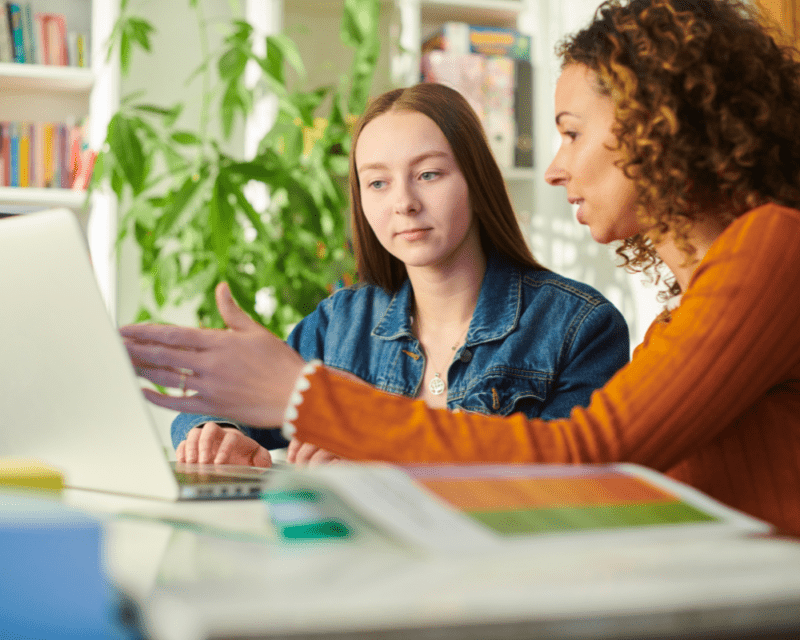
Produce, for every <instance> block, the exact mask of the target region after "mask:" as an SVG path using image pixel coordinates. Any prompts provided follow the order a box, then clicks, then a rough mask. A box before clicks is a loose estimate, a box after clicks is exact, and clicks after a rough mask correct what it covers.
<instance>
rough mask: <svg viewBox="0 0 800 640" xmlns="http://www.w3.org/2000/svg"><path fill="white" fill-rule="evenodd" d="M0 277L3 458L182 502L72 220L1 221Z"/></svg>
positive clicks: (76, 481) (99, 486)
mask: <svg viewBox="0 0 800 640" xmlns="http://www.w3.org/2000/svg"><path fill="white" fill-rule="evenodd" d="M0 272H2V277H0V383H1V384H2V392H0V457H28V458H37V459H40V460H43V461H45V462H47V463H49V464H51V465H53V466H55V467H57V468H59V469H60V470H61V471H62V472H63V474H64V480H65V484H66V485H67V486H69V487H74V488H80V489H94V490H99V491H105V492H111V493H121V494H130V495H138V496H145V497H152V498H162V499H167V500H176V499H178V498H179V497H181V493H180V488H179V483H178V481H177V479H176V476H175V474H174V472H173V470H172V468H171V466H170V463H169V461H168V459H167V456H166V453H165V451H164V448H163V444H162V441H161V438H160V437H159V433H158V428H157V426H156V424H155V422H154V420H153V418H152V416H151V414H150V411H149V408H148V407H147V405H146V402H147V401H146V399H145V398H144V396H143V394H142V393H141V389H140V383H139V381H138V379H137V377H136V375H135V372H134V370H133V367H132V365H131V363H130V360H129V359H128V354H127V351H126V350H125V347H124V346H123V344H122V340H121V338H120V336H119V333H118V331H117V328H116V327H115V326H114V324H113V322H112V321H111V318H110V316H109V315H108V313H107V311H106V308H105V305H104V303H103V300H102V297H101V295H100V291H99V289H98V287H97V281H96V280H95V277H94V273H93V271H92V267H91V264H90V260H89V254H88V249H87V247H86V242H85V239H84V236H83V232H82V231H81V228H80V225H79V223H78V221H77V219H76V218H75V216H74V214H72V213H71V212H70V211H68V210H66V209H58V210H51V211H46V212H39V213H32V214H25V215H20V216H16V217H13V218H7V219H3V220H0ZM239 480H240V481H241V482H246V483H249V484H252V483H255V482H259V479H257V478H239ZM239 480H237V482H238V481H239ZM212 484H213V485H215V486H217V488H218V489H219V485H218V484H217V483H215V482H212ZM220 494H221V491H219V490H217V491H215V492H213V495H198V492H197V491H196V489H192V490H190V491H189V493H188V494H186V496H185V497H220ZM226 494H227V491H226Z"/></svg>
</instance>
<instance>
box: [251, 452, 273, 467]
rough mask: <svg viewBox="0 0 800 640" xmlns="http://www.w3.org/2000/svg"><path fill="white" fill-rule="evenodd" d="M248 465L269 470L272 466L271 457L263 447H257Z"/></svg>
mask: <svg viewBox="0 0 800 640" xmlns="http://www.w3.org/2000/svg"><path fill="white" fill-rule="evenodd" d="M250 464H252V466H254V467H267V468H269V467H271V466H272V456H271V455H270V454H269V451H267V450H266V449H265V448H264V447H259V448H258V449H257V450H256V452H255V454H254V455H253V459H252V461H251V463H250Z"/></svg>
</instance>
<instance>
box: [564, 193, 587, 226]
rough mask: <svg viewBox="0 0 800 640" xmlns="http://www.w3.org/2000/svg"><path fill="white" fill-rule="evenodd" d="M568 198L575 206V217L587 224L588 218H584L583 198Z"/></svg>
mask: <svg viewBox="0 0 800 640" xmlns="http://www.w3.org/2000/svg"><path fill="white" fill-rule="evenodd" d="M567 200H568V201H569V203H570V204H571V205H572V206H573V207H575V217H576V218H577V219H578V222H580V223H581V224H586V220H584V217H583V198H567Z"/></svg>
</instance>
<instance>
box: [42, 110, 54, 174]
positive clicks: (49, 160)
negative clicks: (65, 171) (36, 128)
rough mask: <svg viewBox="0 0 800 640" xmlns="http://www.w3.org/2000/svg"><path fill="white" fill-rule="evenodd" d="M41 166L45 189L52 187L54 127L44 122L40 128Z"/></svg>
mask: <svg viewBox="0 0 800 640" xmlns="http://www.w3.org/2000/svg"><path fill="white" fill-rule="evenodd" d="M42 130H43V131H42V155H43V160H42V165H43V179H44V186H45V187H53V186H55V185H54V184H53V177H54V176H55V170H56V169H55V154H54V152H53V140H54V137H55V136H54V127H53V124H52V123H51V122H46V123H45V124H44V125H43V126H42Z"/></svg>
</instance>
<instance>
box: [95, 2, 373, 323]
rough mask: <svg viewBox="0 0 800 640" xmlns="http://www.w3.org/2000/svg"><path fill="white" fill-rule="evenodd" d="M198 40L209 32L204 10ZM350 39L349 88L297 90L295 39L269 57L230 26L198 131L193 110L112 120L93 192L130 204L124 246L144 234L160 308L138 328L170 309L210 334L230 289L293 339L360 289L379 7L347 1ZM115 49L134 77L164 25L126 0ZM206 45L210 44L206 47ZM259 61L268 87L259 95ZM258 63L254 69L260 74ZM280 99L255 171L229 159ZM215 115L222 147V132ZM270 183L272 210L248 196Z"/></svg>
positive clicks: (206, 73)
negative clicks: (358, 144)
mask: <svg viewBox="0 0 800 640" xmlns="http://www.w3.org/2000/svg"><path fill="white" fill-rule="evenodd" d="M188 2H189V5H190V6H191V7H192V8H193V9H194V10H195V11H196V15H197V28H198V29H200V30H201V32H202V31H203V30H205V29H207V25H206V23H205V21H204V20H203V17H202V13H201V7H200V6H199V4H198V0H188ZM343 6H344V8H343V13H342V20H341V26H340V37H341V38H342V40H343V42H344V43H345V44H347V45H349V46H350V47H352V49H353V60H352V64H351V67H350V73H349V76H348V77H346V78H343V79H342V80H341V81H340V82H339V84H338V86H324V87H318V88H314V89H312V90H295V89H293V88H292V87H290V86H289V82H288V81H287V75H288V74H287V66H288V67H291V68H292V69H294V72H295V75H296V76H297V77H299V78H302V77H303V75H304V67H303V62H302V60H301V57H300V55H299V53H298V50H297V48H296V46H295V45H294V43H293V42H292V40H291V39H290V38H288V37H287V36H285V35H275V36H269V37H267V41H266V54H265V55H263V56H260V55H257V54H255V53H254V52H253V37H254V36H253V29H252V27H251V26H250V25H249V24H248V23H247V22H245V21H242V20H232V21H230V23H229V24H228V25H227V35H225V37H224V40H223V42H224V44H223V47H222V49H221V50H220V51H219V52H217V53H215V54H210V55H209V56H208V58H207V59H206V60H204V61H203V62H202V64H201V65H200V67H199V68H198V70H197V72H196V73H197V74H200V75H202V76H203V77H204V80H203V82H204V85H203V86H204V90H203V104H202V115H201V118H200V123H199V125H198V127H197V129H196V130H187V129H186V128H178V127H176V122H177V120H178V116H179V115H180V113H181V110H182V108H183V105H182V104H175V105H169V106H162V105H154V104H150V103H147V102H144V101H134V100H132V99H128V100H123V103H122V105H121V108H120V110H119V111H118V112H117V113H116V114H115V115H114V116H113V118H112V119H111V121H110V123H109V126H108V131H107V138H106V144H105V145H104V147H103V150H102V151H101V153H100V154H99V156H98V158H97V162H96V165H95V170H94V175H93V178H92V186H93V187H97V185H99V184H101V183H103V182H104V181H108V183H110V185H111V188H112V189H113V191H114V192H115V194H116V196H117V198H118V200H119V202H120V212H121V214H120V240H122V238H124V237H126V236H127V235H129V234H130V235H132V237H133V238H134V239H135V242H136V243H137V245H138V246H139V248H140V250H141V268H140V275H141V278H142V280H143V283H144V285H145V288H146V289H147V290H148V291H149V292H152V296H148V297H151V298H152V300H144V301H142V302H141V307H140V311H139V314H138V318H137V321H142V320H159V319H160V318H161V314H162V311H163V310H164V309H165V308H167V307H173V306H177V305H185V304H196V309H197V310H196V315H197V320H198V323H200V324H202V325H203V326H211V327H220V326H222V320H221V318H220V317H219V315H218V312H217V310H216V305H215V302H214V288H215V286H216V284H217V283H218V282H220V281H222V280H225V281H227V282H228V283H230V286H231V290H232V292H233V295H234V297H235V298H236V300H237V302H238V303H239V304H240V305H241V306H242V307H243V308H244V309H245V310H246V311H247V312H248V313H250V314H251V315H252V316H253V317H254V318H257V319H258V320H259V321H261V322H262V323H263V324H264V325H265V326H267V327H268V328H269V329H270V330H272V331H273V332H275V333H276V334H278V335H280V336H282V337H285V336H286V334H287V333H288V330H289V329H290V328H291V326H292V325H293V324H294V323H295V322H297V321H298V320H299V319H300V318H302V317H303V316H304V315H306V314H308V313H310V312H311V311H312V310H313V309H314V308H315V307H316V305H317V304H318V303H319V302H320V300H322V299H323V298H324V297H326V296H327V295H328V294H329V293H330V291H332V290H333V288H335V287H336V286H337V285H340V284H343V283H349V282H350V279H351V278H352V272H353V264H354V263H353V258H352V255H351V252H350V250H349V248H348V229H347V215H346V210H347V205H348V197H347V194H346V191H345V189H344V184H345V178H346V175H347V170H348V162H347V158H348V153H349V148H350V131H349V126H350V125H351V124H352V121H353V120H354V119H355V118H356V117H357V116H358V114H360V113H361V111H362V110H363V108H364V107H365V105H366V102H367V99H368V95H369V88H370V85H371V82H372V78H373V74H374V70H375V65H376V61H377V58H378V53H379V49H380V43H379V40H378V17H379V9H380V7H379V0H346V1H345V2H344V3H343ZM121 9H122V11H121V14H120V18H119V20H118V21H117V23H116V25H115V28H114V32H113V35H112V45H111V46H118V47H119V49H120V59H121V61H122V73H123V75H124V74H126V73H127V70H128V69H127V61H129V60H130V54H131V51H132V49H133V48H136V47H138V48H141V49H143V50H145V51H149V50H150V35H151V34H152V32H153V31H154V28H153V26H152V25H151V24H150V23H149V22H147V21H146V20H145V19H144V18H142V17H140V16H137V15H134V14H132V13H131V12H130V11H129V7H128V2H127V0H123V3H122V7H121ZM203 37H204V34H201V39H202V38H203ZM251 60H252V61H254V62H255V63H256V64H257V65H258V67H259V68H260V70H261V79H260V81H259V83H258V84H257V85H256V86H255V87H253V88H248V87H247V86H246V85H245V77H244V76H245V66H246V65H247V64H248V61H251ZM251 64H252V63H251ZM265 93H269V94H272V95H273V96H275V98H276V99H277V104H278V115H277V119H276V121H275V124H274V126H273V127H272V128H271V130H270V131H269V132H268V133H267V134H266V135H265V136H264V137H263V139H262V140H261V141H260V143H259V145H258V152H257V154H256V156H255V157H254V158H252V159H242V158H235V157H232V156H231V155H230V154H228V153H225V152H224V151H223V149H222V147H223V143H224V138H226V137H229V136H230V135H231V131H232V130H233V127H234V124H235V122H236V120H237V119H239V118H242V119H244V118H245V117H246V116H247V115H248V114H249V113H250V112H251V110H252V106H253V104H254V101H255V100H256V99H257V97H258V95H263V94H265ZM212 114H215V115H216V116H217V117H219V119H220V123H221V131H222V134H221V138H222V139H220V136H217V137H214V136H213V135H212V134H210V133H209V126H208V125H209V121H210V119H211V117H212ZM252 183H260V184H263V185H265V187H266V193H267V194H268V198H267V202H266V205H265V206H264V207H263V208H260V209H259V210H256V208H255V207H254V206H253V203H252V202H251V200H250V199H248V197H247V196H246V195H245V194H246V192H247V189H248V185H249V184H252Z"/></svg>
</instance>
